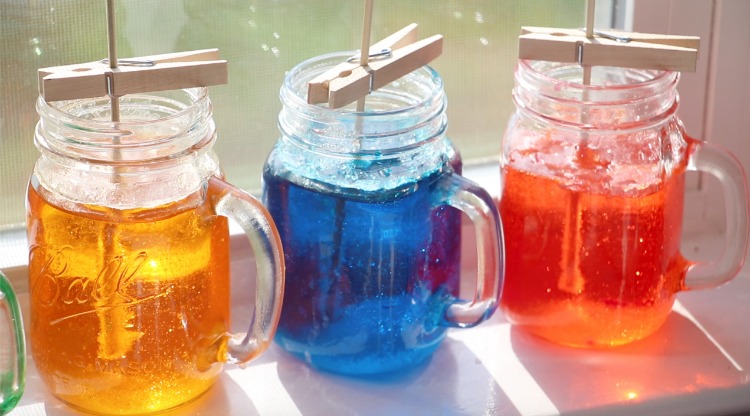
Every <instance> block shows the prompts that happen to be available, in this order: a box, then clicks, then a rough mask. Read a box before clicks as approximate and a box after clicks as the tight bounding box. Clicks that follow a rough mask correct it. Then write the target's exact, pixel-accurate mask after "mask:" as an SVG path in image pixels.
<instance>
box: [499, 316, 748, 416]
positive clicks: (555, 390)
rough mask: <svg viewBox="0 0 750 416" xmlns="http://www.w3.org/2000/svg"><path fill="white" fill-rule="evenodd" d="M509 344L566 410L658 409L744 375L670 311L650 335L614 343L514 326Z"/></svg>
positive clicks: (711, 392) (718, 390) (716, 390)
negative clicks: (565, 341)
mask: <svg viewBox="0 0 750 416" xmlns="http://www.w3.org/2000/svg"><path fill="white" fill-rule="evenodd" d="M511 344H512V348H513V351H514V353H515V354H516V356H517V357H518V359H519V360H520V361H521V363H522V364H523V365H524V367H525V368H526V370H527V371H528V372H529V373H530V374H531V376H532V377H533V378H534V379H535V381H536V382H537V383H538V384H539V386H540V387H541V389H542V390H543V391H544V392H545V394H546V395H547V396H548V397H549V399H550V401H551V402H552V403H554V404H555V406H556V407H557V408H558V409H559V411H560V412H561V413H565V414H568V413H569V412H575V413H574V414H578V413H577V412H580V413H581V414H589V413H592V414H593V413H597V414H598V413H601V412H605V413H606V414H613V415H617V414H623V415H625V414H636V413H637V414H652V413H653V412H657V413H658V409H665V408H669V406H672V407H674V406H675V405H676V403H677V402H678V401H679V403H680V406H689V404H686V403H691V402H695V403H700V402H705V401H706V400H708V401H709V402H710V401H711V400H712V399H711V397H713V396H716V395H717V394H718V395H719V396H721V395H722V394H726V393H725V390H726V389H727V388H731V387H732V386H736V385H737V384H738V381H737V379H738V378H742V377H745V376H744V374H743V372H742V370H740V369H737V368H734V367H733V365H732V362H731V361H729V360H728V358H727V357H726V356H725V355H723V353H722V351H721V350H720V349H719V348H718V347H717V346H716V345H715V344H714V343H713V342H712V341H711V340H710V339H709V338H708V337H707V335H706V333H704V332H703V331H702V330H701V328H699V327H698V326H696V324H695V323H693V322H692V321H690V320H689V319H688V318H686V317H685V316H683V315H681V314H679V313H677V312H674V311H673V312H671V313H670V315H669V316H668V318H667V320H666V322H665V323H664V325H663V326H662V327H661V328H660V329H659V330H658V331H657V332H655V333H654V334H652V335H651V336H649V337H647V338H645V339H643V340H640V341H636V342H633V343H631V344H627V345H624V346H620V347H614V348H612V349H576V348H570V347H565V346H560V345H557V344H553V343H550V342H548V341H545V340H543V339H541V338H539V337H537V336H534V335H532V334H529V333H527V332H525V331H524V330H522V329H519V328H518V327H515V326H514V327H513V328H512V330H511ZM562 380H564V382H563V381H562ZM723 391H724V392H723ZM706 394H708V396H711V397H708V396H706ZM717 398H718V396H717Z"/></svg>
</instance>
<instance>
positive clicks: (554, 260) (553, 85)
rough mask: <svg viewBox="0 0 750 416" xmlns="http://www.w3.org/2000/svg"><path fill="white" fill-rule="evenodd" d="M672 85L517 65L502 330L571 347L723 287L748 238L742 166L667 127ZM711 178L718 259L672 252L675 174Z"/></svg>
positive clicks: (651, 74) (645, 76)
mask: <svg viewBox="0 0 750 416" xmlns="http://www.w3.org/2000/svg"><path fill="white" fill-rule="evenodd" d="M678 79H679V74H678V73H676V72H669V71H655V70H644V69H626V68H615V67H600V66H596V67H593V68H592V82H591V83H590V84H588V85H584V84H583V83H582V82H581V80H582V68H581V67H580V66H579V65H576V64H562V63H555V62H541V61H526V60H521V61H519V62H518V67H517V71H516V85H515V88H514V89H513V99H514V100H515V104H516V111H515V114H514V115H513V116H512V117H511V119H510V122H509V124H508V127H507V130H506V132H505V136H504V138H503V143H502V152H501V156H500V165H501V176H502V195H501V199H500V202H499V209H500V213H501V215H502V217H503V224H504V226H505V232H506V250H507V261H506V267H507V275H506V281H505V291H504V294H503V299H502V302H501V304H502V309H503V311H504V312H505V314H506V316H507V318H508V319H509V320H510V322H511V323H512V324H514V325H516V326H518V327H519V328H523V329H525V330H527V331H529V332H531V333H534V334H536V335H539V336H541V337H543V338H546V339H548V340H551V341H554V342H557V343H561V344H565V345H570V346H576V347H602V346H605V347H606V346H615V345H621V344H625V343H629V342H632V341H635V340H638V339H641V338H643V337H646V336H647V335H649V334H651V333H653V332H654V331H656V330H657V329H658V328H659V327H660V326H661V325H662V323H663V322H664V321H665V320H666V318H667V316H668V314H669V313H670V311H671V309H672V304H673V302H674V300H675V295H676V294H677V293H678V292H680V291H683V290H692V289H701V288H706V287H713V286H717V285H719V284H722V283H724V282H726V281H728V280H730V279H731V278H732V277H734V276H735V275H736V274H737V273H738V272H739V270H740V268H741V266H742V263H743V260H744V257H745V252H746V247H747V241H748V220H747V212H748V211H747V209H748V208H747V186H746V183H745V182H746V180H745V174H744V171H743V169H742V167H741V166H740V164H739V162H737V160H736V159H735V158H734V157H733V156H732V155H730V154H729V153H728V152H726V151H724V150H722V149H720V148H719V147H717V146H715V145H712V144H710V143H706V142H703V141H699V140H696V139H693V138H691V137H689V136H688V135H687V134H686V133H685V129H684V128H683V126H682V124H681V122H680V120H679V119H678V117H677V114H676V112H677V108H678V94H677V82H678ZM690 170H692V171H701V172H706V173H709V174H712V175H714V176H716V177H717V178H718V179H719V180H720V182H721V184H722V185H723V188H724V194H725V196H726V217H727V224H726V230H727V235H726V242H725V248H724V251H723V253H722V254H721V256H720V257H719V258H717V259H715V260H712V261H706V262H695V261H690V260H688V259H686V258H685V257H684V256H683V255H682V253H681V251H680V242H681V234H682V221H683V199H684V190H685V173H686V171H690Z"/></svg>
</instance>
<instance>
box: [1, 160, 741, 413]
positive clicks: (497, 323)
mask: <svg viewBox="0 0 750 416" xmlns="http://www.w3.org/2000/svg"><path fill="white" fill-rule="evenodd" d="M466 175H467V176H468V177H469V178H471V179H473V180H475V181H478V182H480V184H483V185H485V186H486V187H487V188H488V189H489V191H490V193H492V194H494V195H496V194H497V191H496V190H493V189H492V186H493V184H497V183H498V182H497V175H498V172H497V167H496V165H492V164H488V165H486V166H474V167H470V168H468V169H467V171H466ZM466 224H467V226H466V227H464V231H465V234H466V235H465V238H464V241H465V242H466V244H465V247H464V248H463V266H464V267H463V274H464V276H471V275H473V273H474V270H473V269H474V267H473V263H474V261H475V249H474V244H473V235H472V234H473V232H472V231H473V230H472V227H471V226H470V225H468V222H466ZM8 236H9V237H8ZM720 239H721V236H718V235H710V234H705V233H702V234H701V235H694V236H689V235H688V236H687V237H686V239H685V241H684V244H683V250H685V253H686V254H687V255H689V256H691V257H692V256H698V257H711V256H712V255H713V254H714V253H715V251H716V250H717V249H719V248H720V247H721V241H720ZM0 242H2V244H3V245H4V247H8V246H9V245H11V246H12V245H13V244H11V242H14V244H15V245H19V244H20V246H19V247H16V248H13V247H11V249H12V250H17V251H18V252H19V255H20V256H21V257H22V258H23V259H25V256H26V248H25V233H24V232H23V231H22V230H19V231H14V232H13V233H7V234H4V235H3V236H2V237H0ZM232 244H233V246H232V256H233V261H232V276H233V287H234V289H233V298H235V299H237V298H241V297H242V296H243V295H244V293H245V292H244V289H245V287H243V286H245V283H246V282H243V281H237V280H236V279H238V277H237V276H244V275H245V274H246V273H248V270H254V265H253V259H252V253H251V251H250V249H249V244H248V243H247V241H246V240H245V239H244V237H243V236H242V235H241V234H240V233H234V232H233V238H232ZM23 263H25V261H23ZM23 263H22V264H18V265H16V266H15V267H9V268H6V269H5V270H4V271H5V272H6V274H7V275H9V277H10V279H11V281H12V283H13V284H14V286H15V287H16V290H17V291H18V292H19V298H20V300H21V303H22V309H23V313H24V316H26V317H28V316H29V315H28V313H29V309H28V302H29V296H28V284H27V276H26V266H25V264H23ZM465 283H466V285H465V287H463V288H462V291H463V292H464V293H466V292H467V291H468V290H470V287H471V285H472V281H471V278H468V279H467V281H466V282H465ZM749 294H750V266H749V267H745V270H743V272H742V274H741V275H740V276H739V277H738V278H737V279H735V280H734V281H733V282H731V283H729V284H727V285H725V286H723V287H721V288H718V289H715V290H706V291H696V292H690V293H682V294H680V295H678V303H677V304H676V305H675V308H674V310H673V313H672V314H671V315H670V317H669V319H668V320H667V322H666V324H665V325H664V327H663V328H661V329H660V330H659V331H658V332H657V333H655V334H654V335H652V336H651V337H649V338H647V339H645V340H643V341H640V342H636V343H634V344H631V345H628V346H625V347H621V348H617V349H612V350H577V349H570V348H564V347H558V346H555V345H552V344H549V343H546V342H544V341H540V340H538V339H536V338H534V337H531V336H529V335H526V334H524V333H522V332H521V331H519V330H517V329H515V328H513V327H512V326H511V325H510V324H509V323H508V322H507V321H506V320H505V318H504V317H503V315H502V313H501V312H497V313H495V315H494V316H493V317H492V318H491V319H490V320H489V321H488V322H486V323H484V324H482V325H480V326H479V327H477V328H473V329H465V330H458V329H457V330H451V331H450V332H449V336H448V338H447V339H446V341H445V342H444V344H443V345H442V346H441V347H440V348H439V349H438V351H437V352H436V354H435V355H434V357H433V358H432V359H431V360H430V361H429V362H428V363H427V364H425V365H423V366H422V367H420V368H418V369H416V370H414V371H411V372H409V373H407V374H405V375H403V376H402V377H398V378H395V379H391V380H388V381H367V380H360V379H353V378H346V377H341V376H336V375H332V374H326V373H320V372H316V371H314V370H311V369H310V368H308V367H307V366H305V365H304V364H302V363H300V362H299V361H297V360H295V359H293V358H291V357H290V356H288V355H287V354H286V353H285V352H284V351H283V350H281V349H280V348H279V347H277V346H276V345H273V346H271V348H269V350H268V351H266V353H265V354H263V355H262V356H261V357H260V358H259V359H257V360H256V361H254V362H252V363H250V365H248V366H247V367H246V368H244V369H240V368H237V367H234V366H226V368H225V372H224V374H222V376H221V377H220V379H219V381H218V382H217V384H216V386H215V387H214V388H212V389H211V390H210V391H209V392H208V393H207V394H205V395H204V396H202V397H201V398H199V399H198V400H197V401H195V402H193V403H190V404H188V405H186V406H184V407H182V408H180V409H178V410H175V411H174V412H170V413H166V415H174V416H177V415H179V416H185V415H197V414H222V415H242V416H247V415H255V414H259V415H273V414H280V415H295V414H304V415H310V414H313V415H315V414H352V415H355V414H459V415H460V414H465V415H480V414H503V415H506V414H507V415H531V414H536V415H545V414H549V415H557V414H565V415H567V414H575V415H589V414H592V415H594V414H605V415H620V414H622V415H630V414H657V413H658V414H674V415H699V414H731V413H739V412H741V411H744V410H750V348H747V347H748V345H750V320H748V319H746V318H745V316H746V315H747V314H748V313H750V295H749ZM238 304H239V302H236V303H235V304H234V305H233V318H234V320H235V323H234V325H233V326H242V325H244V324H245V322H246V320H245V319H243V316H244V315H245V314H246V313H247V307H243V306H238ZM25 323H26V325H28V319H26V322H25ZM236 329H237V330H239V328H236ZM40 408H43V409H44V412H45V413H46V414H47V415H54V416H70V415H80V413H77V412H75V411H74V410H72V409H70V408H69V407H67V406H65V405H64V404H62V403H61V402H60V401H58V400H57V399H55V398H54V397H52V396H51V395H50V394H49V393H48V392H47V391H46V390H45V388H44V386H43V385H42V384H41V381H40V379H39V376H38V374H37V372H36V367H35V365H34V363H33V359H32V358H31V357H30V356H29V365H28V367H27V386H26V393H25V395H24V397H23V399H22V400H21V403H20V404H19V409H18V410H17V411H16V412H14V413H11V416H20V415H21V414H23V413H22V411H24V410H29V411H31V410H33V409H36V410H37V411H38V410H39V409H40ZM27 414H30V413H27ZM35 414H44V413H35Z"/></svg>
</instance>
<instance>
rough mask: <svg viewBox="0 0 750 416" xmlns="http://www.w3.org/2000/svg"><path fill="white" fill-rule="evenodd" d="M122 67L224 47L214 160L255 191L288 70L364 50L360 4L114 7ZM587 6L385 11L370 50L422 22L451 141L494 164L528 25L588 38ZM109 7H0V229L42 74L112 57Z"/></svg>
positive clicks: (301, 1) (391, 7)
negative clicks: (438, 38)
mask: <svg viewBox="0 0 750 416" xmlns="http://www.w3.org/2000/svg"><path fill="white" fill-rule="evenodd" d="M116 5H117V6H116V11H117V31H118V36H117V42H118V56H120V57H131V56H141V55H152V54H158V53H167V52H177V51H184V50H191V49H204V48H219V49H220V53H221V57H222V58H223V59H226V60H228V61H229V84H228V85H224V86H217V87H211V89H210V95H211V97H212V99H213V102H214V118H215V120H216V123H217V128H218V131H219V139H218V142H217V144H216V147H215V149H216V151H217V153H218V155H219V158H220V160H221V163H222V166H223V168H224V171H225V173H226V175H227V178H228V180H230V181H231V182H233V183H234V184H236V185H237V186H240V187H242V188H245V189H246V190H248V191H251V192H257V190H258V189H259V187H260V175H261V167H262V164H263V161H264V159H265V157H266V155H267V154H268V152H269V151H270V150H271V147H272V146H273V143H274V141H275V140H276V138H277V135H278V133H277V127H276V117H277V114H278V112H279V109H280V103H279V100H278V89H279V86H280V85H281V82H282V79H283V77H284V73H285V71H287V70H288V69H290V68H291V67H293V66H294V65H295V64H297V63H299V62H301V61H303V60H305V59H307V58H310V57H313V56H315V55H319V54H323V53H327V52H332V51H339V50H354V49H356V48H358V47H359V43H360V38H361V27H362V13H363V2H362V1H356V0H213V1H208V0H159V1H153V0H118V1H117V2H116ZM584 18H585V1H584V0H408V1H404V0H378V1H376V2H375V11H374V20H373V29H372V30H373V31H372V39H373V42H374V41H376V40H379V39H381V38H383V37H385V36H387V35H388V34H390V33H392V32H394V31H396V30H398V29H400V28H402V27H404V26H406V25H407V24H409V23H412V22H417V23H419V25H420V29H419V30H420V36H421V37H427V36H429V35H432V34H436V33H441V34H443V35H444V36H445V40H444V52H443V55H442V56H441V57H439V58H438V59H437V60H436V61H434V63H433V66H434V67H435V68H436V69H437V71H438V72H439V73H440V74H441V75H442V77H443V78H444V82H445V88H446V92H447V95H448V100H449V103H448V117H449V128H448V134H449V136H450V137H451V138H452V139H453V141H454V142H455V144H456V146H457V147H458V148H459V150H460V151H461V153H462V155H463V158H464V161H465V162H468V163H471V161H472V160H474V161H476V160H479V159H481V158H488V157H495V155H496V154H497V153H498V152H499V148H500V138H501V135H502V130H503V128H504V125H505V123H506V121H507V119H508V116H509V114H510V111H511V108H512V103H511V98H510V91H511V88H512V85H513V69H514V66H515V61H516V58H515V57H516V51H517V46H516V45H517V40H516V38H517V36H518V34H519V30H520V26H522V25H533V26H556V27H581V26H583V24H584ZM106 36H107V35H106V18H105V2H104V1H92V0H0V40H1V43H0V145H1V146H2V147H1V148H0V149H1V150H2V151H1V152H0V195H1V197H0V229H7V228H15V227H21V226H22V225H23V221H24V193H25V188H26V182H27V179H28V176H29V174H30V172H31V170H32V167H33V164H34V161H35V160H36V158H37V151H36V149H35V148H34V145H33V129H34V126H35V124H36V121H37V114H36V111H35V100H36V98H37V94H38V92H37V75H36V70H37V68H40V67H47V66H56V65H63V64H72V63H79V62H88V61H95V60H99V59H102V58H104V57H106V55H107V50H106V48H107V38H106Z"/></svg>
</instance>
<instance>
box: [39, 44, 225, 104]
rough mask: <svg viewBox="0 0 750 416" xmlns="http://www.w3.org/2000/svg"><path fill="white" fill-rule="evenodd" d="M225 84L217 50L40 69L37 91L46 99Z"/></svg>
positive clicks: (120, 94) (57, 99)
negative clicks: (111, 62) (115, 63)
mask: <svg viewBox="0 0 750 416" xmlns="http://www.w3.org/2000/svg"><path fill="white" fill-rule="evenodd" d="M226 83H227V61H224V60H219V51H218V49H206V50H199V51H189V52H178V53H168V54H163V55H153V56H143V57H138V58H130V59H120V60H118V66H117V68H110V66H109V64H108V62H107V60H106V59H104V60H102V61H97V62H89V63H85V64H74V65H64V66H55V67H50V68H41V69H39V93H40V94H41V95H42V96H43V97H44V99H45V100H46V101H60V100H72V99H77V98H92V97H103V96H107V95H109V96H113V97H121V96H123V95H127V94H136V93H142V92H149V91H165V90H174V89H181V88H191V87H207V86H210V85H220V84H226Z"/></svg>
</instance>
